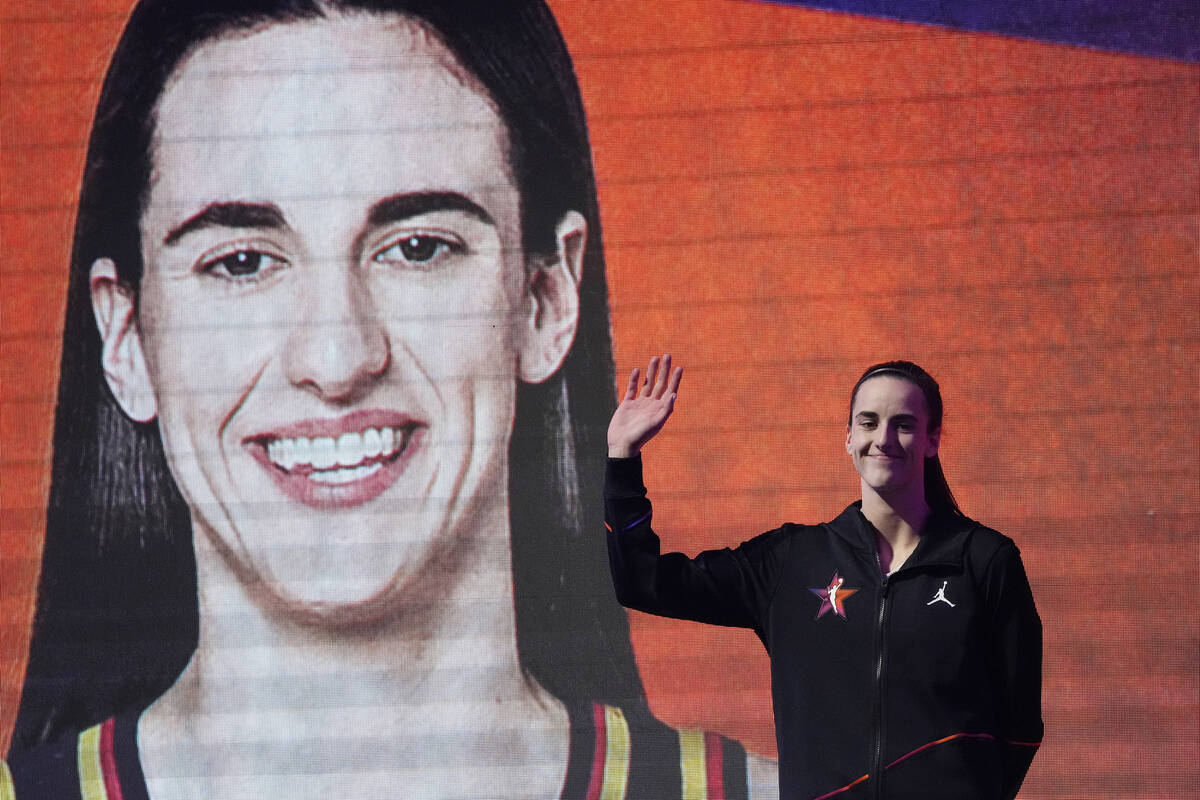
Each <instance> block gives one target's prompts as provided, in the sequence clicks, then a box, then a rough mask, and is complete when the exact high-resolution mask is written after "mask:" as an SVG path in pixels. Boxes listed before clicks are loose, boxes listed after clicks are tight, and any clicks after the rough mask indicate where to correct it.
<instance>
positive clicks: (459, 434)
mask: <svg viewBox="0 0 1200 800" xmlns="http://www.w3.org/2000/svg"><path fill="white" fill-rule="evenodd" d="M263 65H265V67H266V68H261V67H262V66H263ZM156 122H157V126H156V136H155V143H154V152H153V164H154V170H153V178H152V182H151V186H150V191H149V199H148V203H147V207H146V210H145V213H144V215H143V218H142V225H141V228H142V251H143V257H144V262H145V272H144V276H143V279H142V283H141V286H140V287H139V288H140V301H139V303H138V305H137V308H136V311H133V310H132V309H133V306H132V298H131V296H130V294H129V293H128V292H126V291H124V290H123V289H122V288H121V287H120V286H119V285H118V284H117V283H116V280H115V270H114V269H113V265H112V264H111V262H106V261H105V260H103V259H102V260H100V261H97V262H96V264H95V265H94V266H93V270H92V292H93V303H94V306H95V309H96V316H97V321H98V324H99V325H100V328H101V333H102V336H103V338H104V340H105V370H106V374H107V376H108V379H109V383H110V386H112V388H113V391H114V394H115V395H116V396H117V398H118V400H119V401H120V402H121V403H122V405H123V407H124V408H125V409H126V411H127V413H129V414H130V416H132V417H134V418H139V419H149V418H152V417H153V416H155V415H157V417H158V419H159V425H160V430H161V433H162V437H163V442H164V446H165V449H166V452H167V456H168V461H169V463H170V466H171V471H172V474H173V475H174V477H175V479H176V483H177V484H178V485H179V488H180V490H181V492H182V493H183V495H184V497H185V499H186V500H187V502H188V505H189V507H190V508H191V510H192V516H193V522H194V525H195V526H196V528H197V531H198V532H202V533H203V534H204V535H205V537H206V539H207V541H208V542H209V543H210V544H211V545H212V546H213V548H215V550H216V551H217V552H219V553H220V554H221V556H222V558H223V560H224V561H225V562H226V563H227V564H229V565H230V566H231V567H232V568H233V569H234V570H235V572H237V573H238V574H239V575H240V576H242V578H243V579H244V580H247V581H248V582H250V583H252V584H253V585H254V586H256V587H257V588H258V589H259V590H260V593H263V592H265V595H266V596H267V597H269V598H271V599H272V601H273V602H278V603H282V605H283V606H284V607H285V608H291V609H293V610H298V611H299V612H301V613H304V614H309V615H316V616H318V617H337V616H339V615H340V616H348V617H351V618H362V617H364V616H366V617H377V616H379V615H380V614H384V613H387V609H388V608H389V607H390V605H391V603H392V601H394V600H395V599H396V598H397V597H399V596H401V595H402V594H403V592H404V589H405V588H406V587H411V586H413V585H415V584H416V583H417V582H418V580H419V578H420V577H421V576H422V575H425V576H426V579H427V580H429V576H430V575H440V576H441V578H440V580H441V581H444V580H445V579H446V578H447V577H448V576H450V575H452V574H457V573H456V572H455V571H456V570H457V571H459V572H461V570H462V569H463V563H464V562H465V561H466V560H468V559H469V558H470V556H469V555H468V553H471V552H473V553H476V554H478V553H479V552H480V551H479V548H480V547H481V546H482V547H487V546H488V545H487V544H486V543H487V541H488V540H489V537H491V538H493V539H496V540H499V542H500V545H499V547H497V546H495V545H492V546H491V549H490V550H489V553H490V556H489V557H494V556H495V553H496V552H500V551H502V552H503V555H504V558H502V559H500V561H501V562H502V565H501V564H496V565H494V568H495V569H501V568H504V569H506V568H507V538H506V536H503V535H501V534H506V533H507V518H508V507H507V448H508V440H509V435H510V432H511V428H512V422H513V409H514V391H515V386H516V382H517V380H518V379H519V378H522V377H523V378H525V379H527V380H540V379H542V378H544V377H546V376H547V375H549V374H550V373H552V372H553V371H554V370H555V369H557V366H558V364H559V363H560V362H561V359H562V357H563V356H564V355H565V352H566V350H567V349H569V346H570V343H571V341H572V338H573V334H574V330H575V327H574V326H575V317H576V314H577V294H576V293H575V287H576V282H577V280H578V267H579V265H578V255H579V253H580V252H581V251H582V240H583V238H584V236H585V235H586V230H585V225H584V222H583V220H582V218H581V217H579V215H578V214H574V213H573V212H568V213H567V214H566V215H565V216H564V218H563V221H562V222H561V223H560V225H559V228H558V230H557V235H558V244H559V250H560V252H559V254H558V255H559V260H558V262H557V263H556V264H555V263H551V264H550V265H549V266H547V267H546V268H545V269H541V270H528V269H527V268H526V263H525V254H524V253H523V252H522V249H521V229H520V218H521V214H520V198H519V195H518V191H517V188H516V186H515V185H514V181H513V177H512V174H511V170H510V167H509V162H508V148H509V141H508V134H507V131H506V129H505V126H504V124H503V122H502V121H501V119H500V117H499V116H498V114H497V112H496V111H495V109H494V107H493V106H492V104H491V102H490V101H489V99H488V98H487V95H486V93H485V92H484V91H483V89H482V88H480V87H479V86H478V85H477V84H476V82H475V81H473V79H472V78H471V77H470V76H469V75H467V74H466V73H465V72H464V71H463V70H462V69H461V68H460V67H459V66H458V65H457V63H456V62H455V61H454V59H453V56H452V55H451V54H450V53H449V52H448V51H446V49H445V48H444V46H442V45H441V44H440V43H439V42H438V41H437V40H436V38H434V37H432V36H431V35H429V34H428V33H427V32H426V31H425V30H424V29H422V28H421V27H419V26H418V25H416V24H415V23H412V22H410V21H407V20H404V19H400V18H395V17H379V16H368V15H356V16H347V17H333V18H331V19H328V20H320V21H313V22H300V23H292V24H285V25H276V26H272V27H268V28H265V29H262V30H258V31H256V32H254V33H251V34H241V35H236V36H228V37H225V38H222V39H218V40H215V41H212V42H209V43H207V44H204V45H202V46H201V47H199V48H198V49H197V50H196V51H195V52H194V53H193V54H192V55H191V56H189V57H188V58H187V59H186V60H185V61H184V62H183V63H182V65H181V66H180V67H179V69H178V70H177V71H176V72H175V74H174V76H173V77H172V79H171V81H170V82H169V83H168V84H167V87H166V89H165V91H164V94H163V96H162V98H161V100H160V103H159V106H158V112H157V117H156ZM552 261H553V259H551V262H552ZM481 543H483V544H481ZM489 568H491V567H489Z"/></svg>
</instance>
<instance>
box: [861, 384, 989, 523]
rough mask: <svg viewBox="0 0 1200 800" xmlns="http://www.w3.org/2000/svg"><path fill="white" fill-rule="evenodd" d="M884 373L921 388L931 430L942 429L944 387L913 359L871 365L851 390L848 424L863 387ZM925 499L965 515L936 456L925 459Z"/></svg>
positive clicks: (935, 507)
mask: <svg viewBox="0 0 1200 800" xmlns="http://www.w3.org/2000/svg"><path fill="white" fill-rule="evenodd" d="M881 375H886V376H889V377H893V378H901V379H903V380H906V381H908V382H909V383H911V384H913V385H914V386H916V387H917V388H918V389H920V390H921V394H923V395H925V403H926V405H928V406H929V430H930V431H936V430H940V429H941V427H942V416H943V409H942V390H941V387H939V386H938V384H937V381H935V380H934V379H933V376H932V375H930V374H929V373H928V372H926V371H925V370H924V369H922V368H921V367H919V366H917V365H916V364H914V363H913V362H911V361H884V362H883V363H880V364H875V365H874V366H870V367H867V369H866V370H865V371H864V372H863V374H862V377H860V378H859V379H858V382H857V383H855V384H854V390H853V391H852V392H850V414H849V419H848V420H847V423H846V424H847V425H849V424H852V423H853V421H854V400H855V398H857V397H858V390H859V388H861V387H862V385H863V384H864V383H866V382H867V381H868V380H870V379H871V378H877V377H879V376H881ZM925 502H926V503H928V504H929V507H930V508H931V509H932V510H933V511H934V512H940V513H947V514H953V515H955V516H959V517H961V516H965V515H964V514H963V512H962V510H961V509H959V507H958V501H956V500H955V499H954V492H952V491H950V484H948V483H947V482H946V473H945V472H943V471H942V461H941V459H940V458H938V457H937V456H936V455H935V456H932V457H930V458H927V459H925Z"/></svg>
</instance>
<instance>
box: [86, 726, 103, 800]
mask: <svg viewBox="0 0 1200 800" xmlns="http://www.w3.org/2000/svg"><path fill="white" fill-rule="evenodd" d="M79 793H80V795H81V796H82V797H83V800H108V791H107V790H106V789H105V788H104V768H103V766H102V765H101V763H100V726H99V725H93V726H92V727H90V728H88V729H87V730H86V731H84V732H83V733H81V734H79Z"/></svg>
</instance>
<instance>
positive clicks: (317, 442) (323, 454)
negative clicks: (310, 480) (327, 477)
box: [312, 436, 337, 469]
mask: <svg viewBox="0 0 1200 800" xmlns="http://www.w3.org/2000/svg"><path fill="white" fill-rule="evenodd" d="M336 463H337V445H335V444H334V442H333V437H332V436H318V437H317V438H316V439H313V440H312V465H313V469H329V468H330V467H332V466H333V465H334V464H336Z"/></svg>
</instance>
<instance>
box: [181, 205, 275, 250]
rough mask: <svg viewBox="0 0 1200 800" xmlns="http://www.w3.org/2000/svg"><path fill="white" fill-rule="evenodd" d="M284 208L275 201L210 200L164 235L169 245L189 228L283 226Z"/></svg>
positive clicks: (190, 230) (196, 229)
mask: <svg viewBox="0 0 1200 800" xmlns="http://www.w3.org/2000/svg"><path fill="white" fill-rule="evenodd" d="M286 227H287V221H286V220H285V219H284V218H283V212H282V211H280V210H279V207H278V206H276V205H275V204H274V203H244V202H234V203H210V204H208V205H206V206H205V207H204V208H203V209H201V210H200V212H199V213H198V214H193V215H192V216H190V217H188V218H187V219H185V220H184V221H183V222H181V223H179V224H178V225H176V226H175V227H174V228H172V229H171V230H170V231H169V232H168V233H167V235H166V236H164V237H163V244H164V245H172V244H175V242H177V241H179V240H180V239H181V238H183V237H184V236H186V235H187V234H189V233H191V232H192V231H198V230H202V229H204V228H286Z"/></svg>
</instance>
